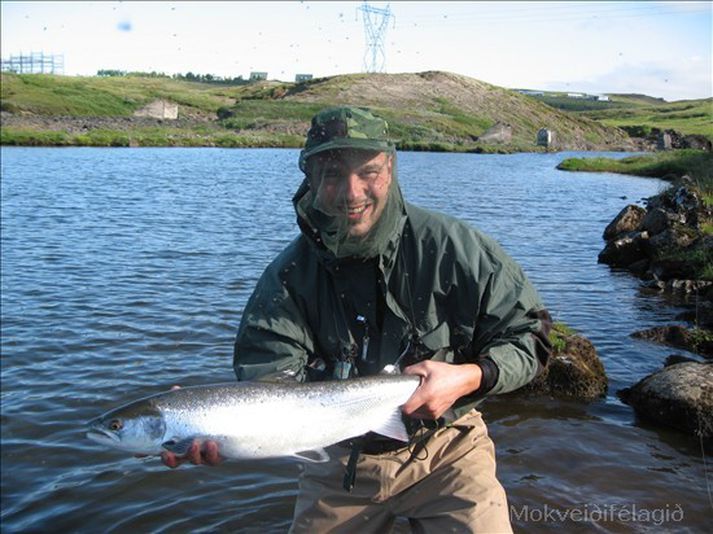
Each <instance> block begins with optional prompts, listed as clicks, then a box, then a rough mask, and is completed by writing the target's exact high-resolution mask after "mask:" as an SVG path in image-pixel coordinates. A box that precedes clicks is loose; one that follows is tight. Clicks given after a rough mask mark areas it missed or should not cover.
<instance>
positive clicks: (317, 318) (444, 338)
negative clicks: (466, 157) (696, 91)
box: [165, 107, 551, 532]
mask: <svg viewBox="0 0 713 534" xmlns="http://www.w3.org/2000/svg"><path fill="white" fill-rule="evenodd" d="M299 166H300V169H301V170H302V171H303V172H304V173H305V179H304V181H303V183H302V185H301V186H300V188H299V189H298V191H297V193H296V194H295V197H294V199H293V202H294V205H295V210H296V212H297V222H298V224H299V227H300V230H301V235H300V236H299V237H297V238H296V239H295V240H294V241H293V242H292V243H291V244H290V245H288V246H287V248H286V249H285V250H284V251H283V252H282V253H281V254H280V255H279V256H278V257H277V258H276V259H275V260H274V261H273V262H272V263H271V264H270V265H269V266H268V267H267V269H266V270H265V272H264V274H263V275H262V277H261V279H260V281H259V282H258V284H257V287H256V289H255V292H254V293H253V295H252V297H251V298H250V300H249V302H248V304H247V306H246V308H245V311H244V314H243V319H242V322H241V325H240V329H239V332H238V335H237V339H236V343H235V356H234V367H235V372H236V375H237V378H238V380H251V379H256V378H262V377H265V376H268V375H271V376H277V377H283V378H284V377H288V378H290V379H296V380H330V379H347V378H350V377H354V376H359V375H370V374H376V373H379V372H380V371H382V370H383V369H384V368H385V367H386V366H389V365H396V366H397V367H400V369H401V370H402V372H403V373H405V374H415V375H419V376H420V377H421V385H420V386H419V387H418V389H417V390H416V392H415V393H414V394H413V396H412V397H411V398H410V399H409V400H408V401H407V402H406V404H405V405H404V406H403V408H402V410H403V413H404V414H405V416H407V417H408V418H410V421H411V422H412V424H410V425H409V426H410V427H411V430H412V431H413V438H412V442H411V443H410V444H404V443H402V442H398V441H395V440H390V439H386V438H383V437H381V436H376V435H367V436H364V437H362V438H360V439H357V440H352V441H351V442H350V443H348V444H347V443H343V444H337V445H335V446H333V447H331V448H330V450H329V451H328V452H329V453H330V457H331V460H330V461H329V462H327V463H324V464H308V465H305V468H304V472H303V474H302V477H301V479H300V492H299V495H298V499H297V504H296V508H295V516H294V522H293V525H292V530H293V531H294V532H327V531H329V532H365V531H368V532H382V531H385V530H388V527H389V526H390V525H391V524H393V522H394V520H395V518H396V517H397V516H401V517H405V518H408V520H409V522H410V523H411V525H412V527H413V528H414V529H415V530H416V531H420V532H442V531H455V532H509V531H510V530H511V529H510V523H509V519H508V507H507V502H506V497H505V492H504V490H503V488H502V486H501V485H500V483H499V482H498V481H497V479H496V477H495V456H494V447H493V444H492V441H491V440H490V439H489V438H488V435H487V430H486V428H485V425H484V423H483V421H482V418H481V415H480V413H479V412H477V411H476V410H475V409H474V406H475V405H476V404H477V402H478V401H479V400H481V399H482V398H483V397H484V396H486V395H491V394H496V393H503V392H507V391H512V390H514V389H517V388H519V387H521V386H523V385H524V384H526V383H527V382H529V381H530V380H531V379H532V378H533V377H534V376H535V375H536V374H537V373H538V371H539V370H540V369H541V368H542V366H544V365H545V364H546V361H547V357H548V354H549V350H550V347H549V343H548V341H547V334H548V330H549V327H550V324H551V322H550V318H549V315H548V314H547V312H546V311H545V309H544V307H543V305H542V303H541V302H540V300H539V298H538V296H537V294H536V291H535V290H534V289H533V287H532V286H531V284H530V283H529V282H528V280H527V279H526V277H525V275H524V274H523V273H522V271H521V269H520V268H519V267H518V266H517V265H516V264H515V263H514V262H513V261H512V260H511V259H510V258H509V257H508V256H507V255H506V254H505V253H504V252H503V251H502V249H501V248H500V247H499V246H498V245H497V244H496V243H495V242H494V241H492V240H491V239H489V238H487V237H486V236H484V235H482V234H481V233H479V232H477V231H476V230H474V229H472V228H470V227H468V226H467V225H465V224H464V223H462V222H459V221H457V220H455V219H452V218H449V217H446V216H444V215H440V214H435V213H432V212H429V211H426V210H423V209H420V208H417V207H415V206H412V205H410V204H407V203H406V202H405V201H404V200H403V197H402V195H401V190H400V188H399V185H398V178H397V169H396V152H395V149H394V145H393V143H392V142H391V141H390V140H389V136H388V126H387V123H386V122H385V121H384V120H382V119H380V118H378V117H376V116H374V115H373V114H372V113H371V112H369V111H368V110H365V109H360V108H353V107H337V108H331V109H326V110H324V111H322V112H320V113H318V114H317V115H316V116H315V117H314V118H313V120H312V124H311V128H310V130H309V132H308V135H307V141H306V145H305V148H304V150H302V152H301V153H300V159H299ZM434 187H437V185H436V184H434ZM191 458H192V460H193V461H194V462H195V463H200V462H201V461H203V462H205V463H213V462H214V461H216V460H217V458H218V451H217V450H216V449H215V446H214V444H208V446H207V447H204V450H203V460H201V456H200V454H199V451H198V449H197V448H196V449H194V451H193V454H192V456H191ZM165 461H166V462H167V463H169V465H175V464H176V459H175V458H173V457H171V456H170V455H168V456H167V457H166V458H165ZM345 471H346V473H347V476H346V477H345V476H344V475H345Z"/></svg>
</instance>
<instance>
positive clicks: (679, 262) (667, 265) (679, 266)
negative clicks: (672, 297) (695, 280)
mask: <svg viewBox="0 0 713 534" xmlns="http://www.w3.org/2000/svg"><path fill="white" fill-rule="evenodd" d="M649 272H650V273H651V275H652V276H653V277H654V278H655V279H656V280H661V281H663V282H668V281H672V280H680V279H681V278H690V277H691V276H693V275H694V274H695V269H694V266H693V265H692V264H691V263H690V262H688V261H686V260H685V259H678V258H664V259H660V260H654V261H652V262H651V264H650V265H649ZM672 287H673V286H670V285H668V284H666V283H665V284H663V285H662V286H661V289H666V288H672Z"/></svg>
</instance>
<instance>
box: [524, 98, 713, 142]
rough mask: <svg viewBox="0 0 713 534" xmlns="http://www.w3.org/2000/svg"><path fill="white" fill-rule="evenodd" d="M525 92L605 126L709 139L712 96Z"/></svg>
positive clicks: (636, 132)
mask: <svg viewBox="0 0 713 534" xmlns="http://www.w3.org/2000/svg"><path fill="white" fill-rule="evenodd" d="M542 93H543V94H542V95H537V96H529V97H530V98H532V99H535V100H538V101H540V102H543V103H545V104H547V105H549V106H552V107H554V108H557V109H561V110H564V111H570V112H573V113H577V114H578V115H579V116H580V117H587V118H590V119H594V120H596V121H598V122H601V123H602V124H605V125H607V126H613V127H617V128H623V129H624V130H626V131H627V132H630V133H631V134H632V135H635V136H637V137H646V136H647V135H649V134H650V133H651V130H652V129H659V130H669V129H670V130H676V131H677V132H679V133H681V134H683V135H689V134H700V135H704V136H706V137H707V138H708V139H710V140H712V141H713V98H708V99H699V100H680V101H677V102H666V101H665V100H664V99H663V98H654V97H651V96H647V95H641V94H616V93H613V94H609V95H607V96H608V97H609V100H607V101H600V100H588V99H578V98H570V97H568V96H567V94H566V93H562V92H553V91H543V92H542Z"/></svg>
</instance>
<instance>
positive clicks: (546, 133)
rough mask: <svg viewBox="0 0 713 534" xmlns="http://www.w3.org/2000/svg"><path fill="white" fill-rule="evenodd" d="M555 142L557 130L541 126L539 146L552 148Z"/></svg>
mask: <svg viewBox="0 0 713 534" xmlns="http://www.w3.org/2000/svg"><path fill="white" fill-rule="evenodd" d="M554 144H555V132H553V131H552V130H548V129H547V128H540V129H539V130H538V131H537V146H543V147H545V148H552V147H553V146H554Z"/></svg>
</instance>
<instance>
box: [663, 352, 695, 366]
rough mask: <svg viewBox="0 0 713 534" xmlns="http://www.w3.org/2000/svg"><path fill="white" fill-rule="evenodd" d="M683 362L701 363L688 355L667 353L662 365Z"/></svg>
mask: <svg viewBox="0 0 713 534" xmlns="http://www.w3.org/2000/svg"><path fill="white" fill-rule="evenodd" d="M685 362H694V363H701V362H699V361H698V360H694V359H693V358H689V357H688V356H683V355H681V354H669V355H668V356H666V361H664V362H663V366H664V367H671V366H672V365H676V364H677V363H685Z"/></svg>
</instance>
